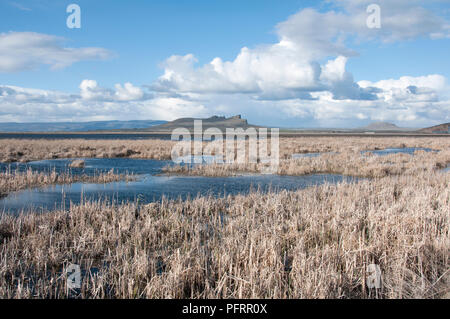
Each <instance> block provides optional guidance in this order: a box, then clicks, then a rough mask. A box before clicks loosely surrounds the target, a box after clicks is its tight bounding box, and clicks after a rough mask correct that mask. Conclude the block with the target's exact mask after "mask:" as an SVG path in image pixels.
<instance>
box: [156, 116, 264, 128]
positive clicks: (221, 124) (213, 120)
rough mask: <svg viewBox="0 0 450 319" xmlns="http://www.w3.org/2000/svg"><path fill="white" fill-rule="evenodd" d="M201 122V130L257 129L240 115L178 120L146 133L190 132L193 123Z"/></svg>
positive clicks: (157, 126) (158, 126)
mask: <svg viewBox="0 0 450 319" xmlns="http://www.w3.org/2000/svg"><path fill="white" fill-rule="evenodd" d="M196 120H201V121H202V128H203V129H207V128H210V127H215V128H218V129H220V130H223V131H224V130H225V129H226V128H244V129H247V128H248V127H255V128H257V127H259V126H256V125H251V124H248V122H247V120H246V119H243V118H242V116H241V115H240V114H238V115H235V116H231V117H228V118H226V117H225V116H218V115H214V116H211V117H209V118H204V119H202V118H180V119H177V120H174V121H171V122H168V123H165V124H162V125H156V126H152V127H149V128H148V129H147V131H158V132H163V131H166V132H168V131H172V130H174V129H176V128H187V129H189V130H192V129H193V128H194V121H196Z"/></svg>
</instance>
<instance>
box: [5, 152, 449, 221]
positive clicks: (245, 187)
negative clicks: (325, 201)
mask: <svg viewBox="0 0 450 319" xmlns="http://www.w3.org/2000/svg"><path fill="white" fill-rule="evenodd" d="M416 150H424V151H427V152H429V151H432V150H431V149H428V148H400V149H393V148H392V149H384V150H373V151H363V152H362V154H364V153H366V152H371V153H374V154H377V155H387V154H396V153H406V154H412V155H413V154H414V152H415V151H416ZM294 155H297V154H294ZM294 155H293V157H296V158H299V157H315V156H319V155H320V153H307V154H298V156H294ZM72 161H73V159H56V160H43V161H35V162H29V163H26V164H23V163H13V164H4V163H0V170H1V171H5V170H11V171H15V170H19V171H26V170H27V169H29V168H31V169H32V170H33V171H38V172H46V173H48V172H52V171H55V172H57V173H71V174H74V175H80V174H86V175H90V176H93V175H95V174H99V173H101V172H103V173H104V172H108V171H110V170H111V169H113V170H114V172H115V173H119V174H125V173H128V174H134V175H136V180H134V181H131V182H113V183H107V184H103V183H98V184H97V183H73V184H64V185H52V186H46V187H39V188H33V189H27V190H22V191H18V192H13V193H10V194H8V196H6V197H4V198H2V199H0V212H2V211H5V212H10V213H17V212H22V211H24V212H27V211H30V210H31V209H33V210H34V211H48V210H54V209H64V208H68V207H69V206H70V205H71V204H78V203H80V202H82V201H84V200H106V201H111V202H112V201H114V202H116V203H123V202H130V201H131V202H135V201H138V202H139V203H150V202H154V201H159V200H161V199H162V198H163V197H165V198H168V199H187V198H194V197H196V196H198V195H211V196H216V197H221V196H226V195H230V194H231V195H236V194H246V193H248V192H250V191H251V190H260V191H262V192H267V191H268V190H272V191H279V190H296V189H303V188H306V187H310V186H313V185H320V184H323V183H339V182H342V181H346V182H351V181H356V180H358V178H354V177H346V176H341V175H333V174H314V175H306V176H280V175H264V174H261V175H257V174H248V175H240V176H230V177H204V176H199V177H193V176H166V175H163V174H162V169H163V168H164V167H165V166H167V165H172V162H171V161H157V160H146V159H130V158H111V159H100V158H92V159H84V161H85V167H84V168H70V167H69V164H70V163H71V162H72ZM444 171H448V168H447V169H445V170H444Z"/></svg>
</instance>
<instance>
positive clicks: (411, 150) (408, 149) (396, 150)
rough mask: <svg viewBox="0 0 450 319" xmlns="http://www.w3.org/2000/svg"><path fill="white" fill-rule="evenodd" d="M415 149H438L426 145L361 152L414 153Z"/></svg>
mask: <svg viewBox="0 0 450 319" xmlns="http://www.w3.org/2000/svg"><path fill="white" fill-rule="evenodd" d="M415 151H425V152H437V151H434V150H432V149H431V148H426V147H403V148H385V149H382V150H368V151H361V154H365V153H369V152H370V153H372V154H375V155H389V154H399V153H403V154H409V155H414V152H415Z"/></svg>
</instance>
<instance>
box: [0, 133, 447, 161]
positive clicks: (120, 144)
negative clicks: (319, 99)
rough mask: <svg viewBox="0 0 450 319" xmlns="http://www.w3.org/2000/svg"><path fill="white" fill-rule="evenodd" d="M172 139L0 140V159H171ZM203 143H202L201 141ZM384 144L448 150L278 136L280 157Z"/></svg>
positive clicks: (418, 141) (442, 145) (420, 143)
mask: <svg viewBox="0 0 450 319" xmlns="http://www.w3.org/2000/svg"><path fill="white" fill-rule="evenodd" d="M175 143H176V142H172V141H167V140H83V139H65V140H40V139H36V140H32V139H0V150H1V152H0V162H15V161H22V162H27V161H32V160H42V159H53V158H83V157H87V158H92V157H98V158H108V157H110V158H113V157H130V158H147V159H157V160H162V159H165V160H168V159H171V150H172V147H173V146H174V145H175ZM205 144H206V143H205ZM388 147H429V148H432V149H436V150H445V149H447V150H448V149H450V138H448V137H290V138H280V157H281V158H282V159H289V158H290V157H291V155H292V154H294V153H315V152H341V153H355V152H359V151H361V150H373V149H384V148H388Z"/></svg>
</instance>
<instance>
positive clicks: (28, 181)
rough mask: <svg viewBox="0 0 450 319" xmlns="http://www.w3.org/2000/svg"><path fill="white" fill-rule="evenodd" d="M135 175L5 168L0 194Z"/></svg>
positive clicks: (108, 181) (118, 179)
mask: <svg viewBox="0 0 450 319" xmlns="http://www.w3.org/2000/svg"><path fill="white" fill-rule="evenodd" d="M134 178H135V177H134V176H133V175H129V174H116V173H115V172H114V171H113V170H111V171H109V172H107V173H103V172H99V173H97V174H95V175H92V176H91V175H86V174H81V175H74V174H72V173H71V172H70V171H67V172H64V173H57V172H56V171H54V170H53V171H51V172H48V173H43V172H37V171H33V170H32V169H31V168H29V169H27V170H26V171H23V172H21V171H19V170H12V171H11V170H6V171H4V172H0V195H1V196H4V195H6V194H8V193H10V192H13V191H18V190H21V189H26V188H32V187H41V186H46V185H53V184H71V183H75V182H88V183H110V182H115V181H121V180H132V179H134Z"/></svg>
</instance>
